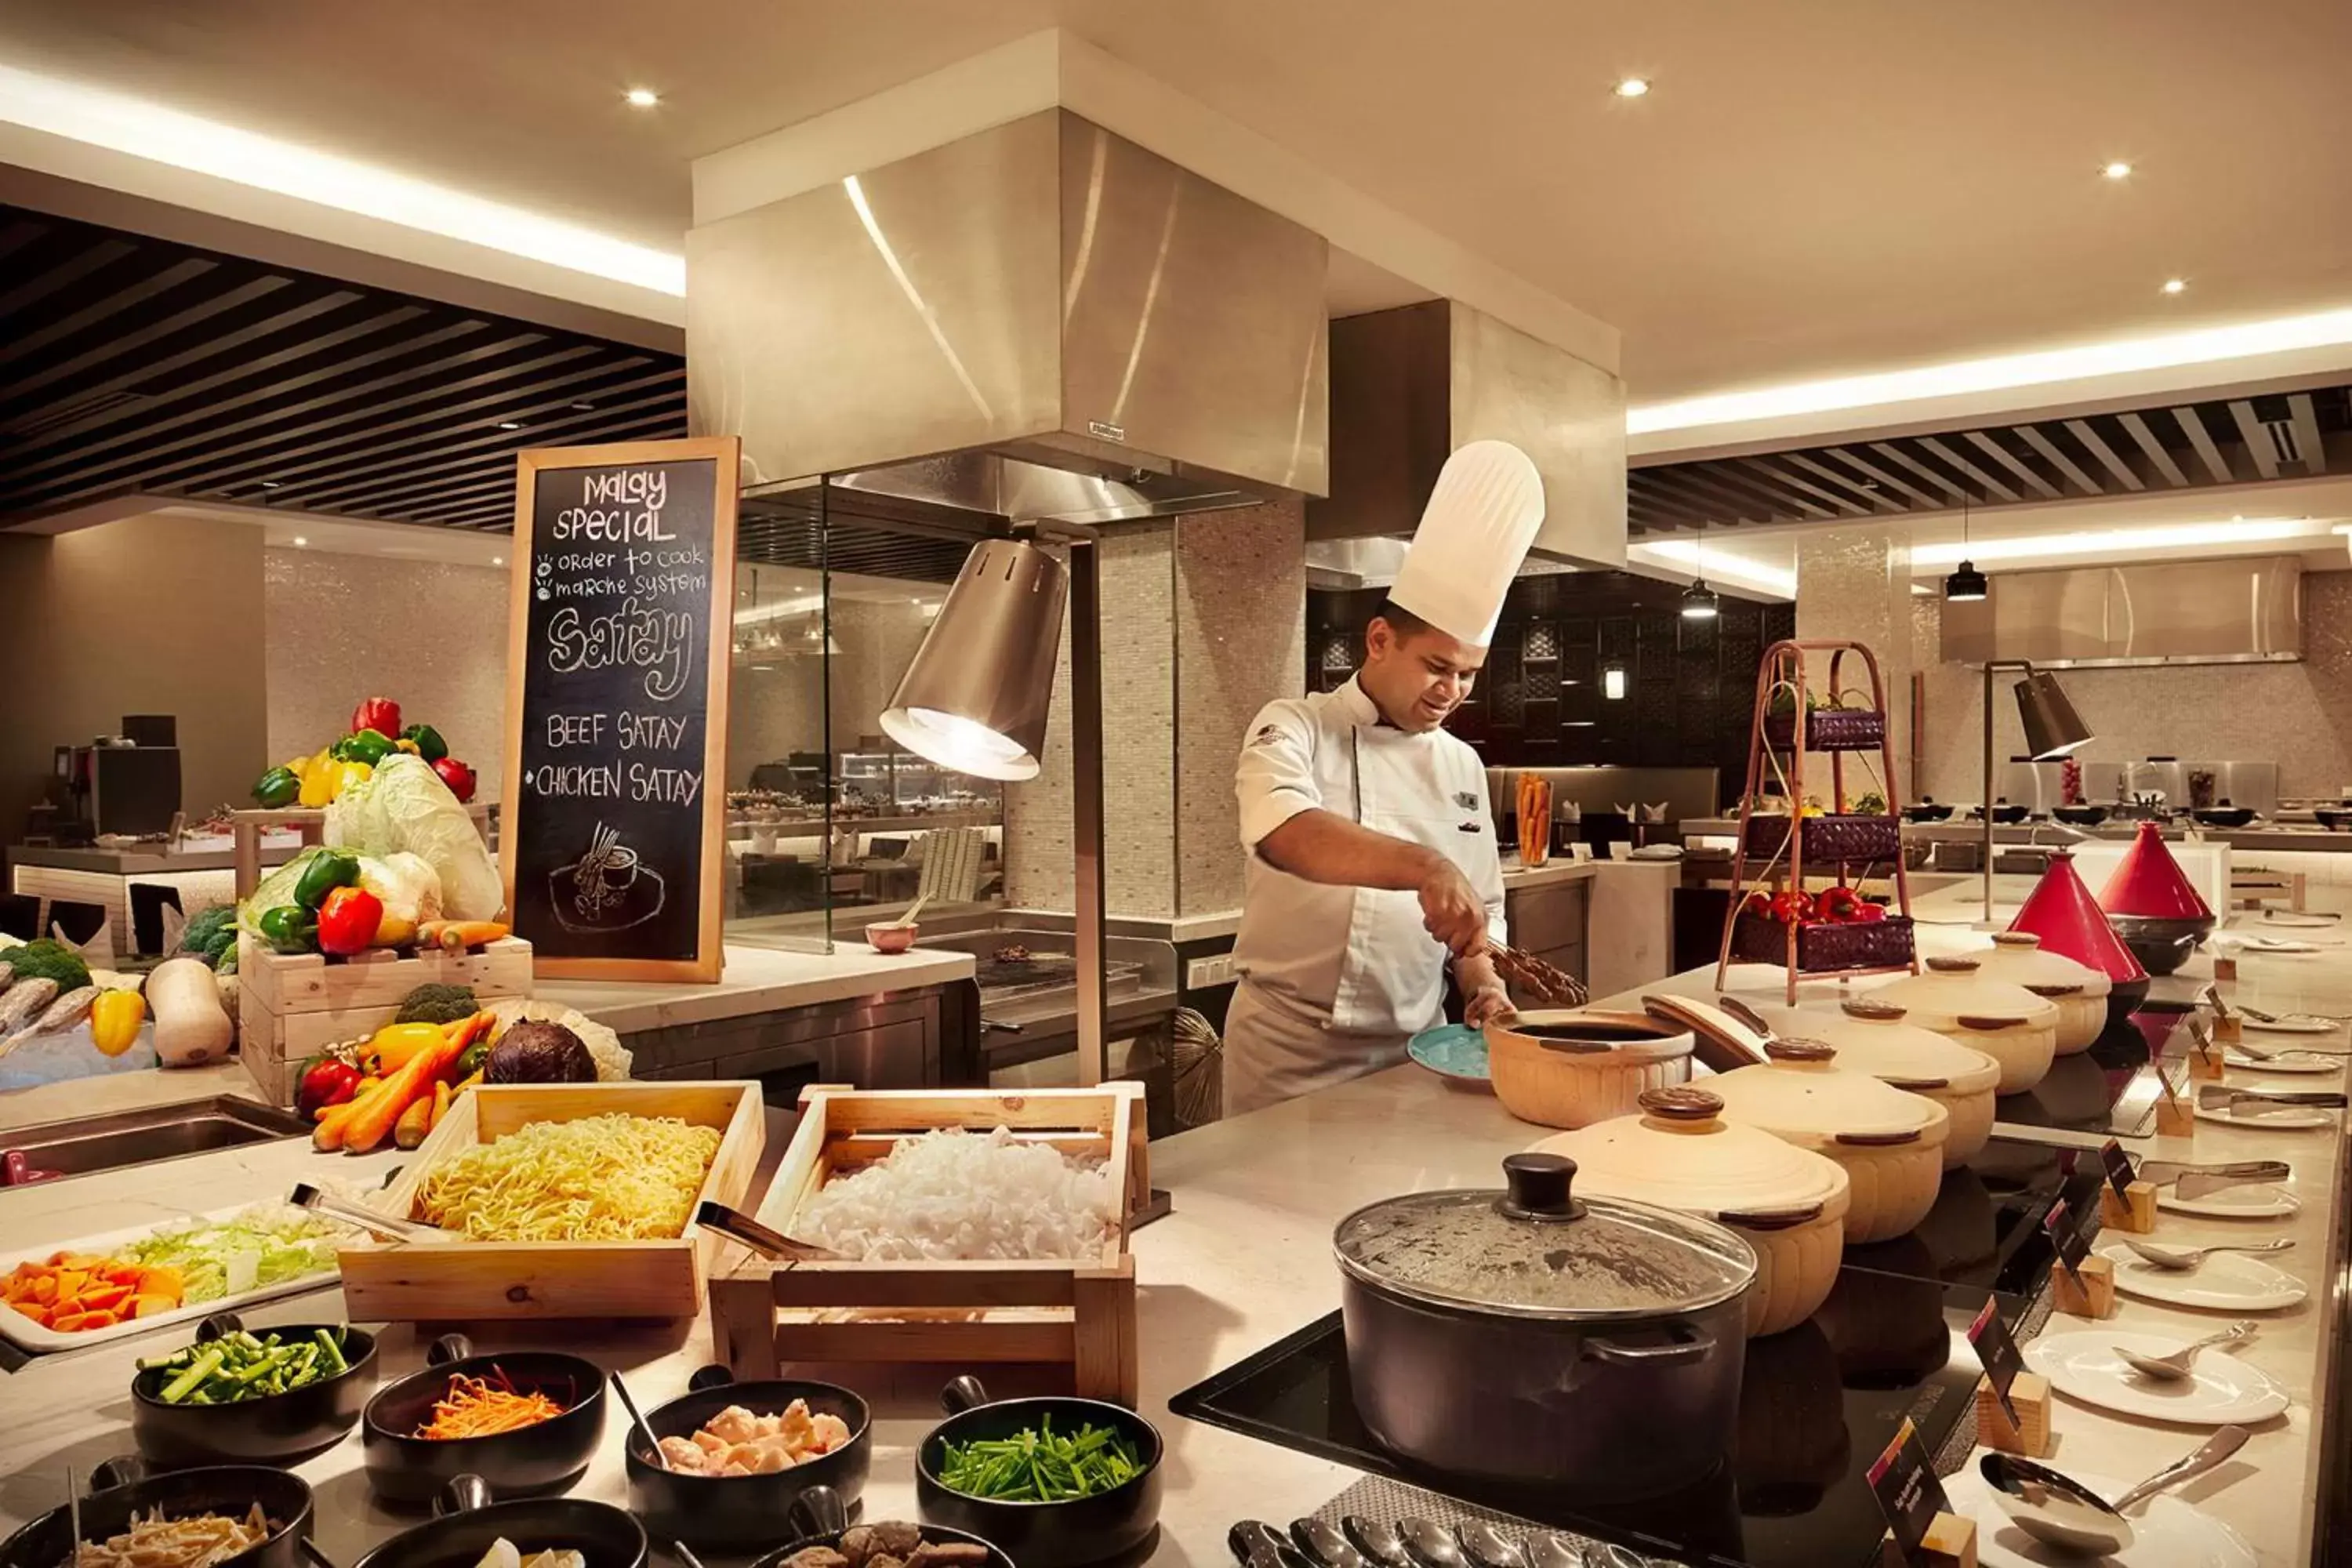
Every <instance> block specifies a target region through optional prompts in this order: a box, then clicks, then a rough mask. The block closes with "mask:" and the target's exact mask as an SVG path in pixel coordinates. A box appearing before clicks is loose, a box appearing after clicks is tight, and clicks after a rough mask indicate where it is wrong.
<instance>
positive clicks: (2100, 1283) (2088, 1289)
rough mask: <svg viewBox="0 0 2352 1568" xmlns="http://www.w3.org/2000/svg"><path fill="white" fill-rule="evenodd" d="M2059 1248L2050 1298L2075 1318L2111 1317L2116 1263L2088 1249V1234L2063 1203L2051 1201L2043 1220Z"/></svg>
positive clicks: (2114, 1292)
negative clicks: (2098, 1256) (2099, 1256)
mask: <svg viewBox="0 0 2352 1568" xmlns="http://www.w3.org/2000/svg"><path fill="white" fill-rule="evenodd" d="M2042 1230H2043V1232H2044V1233H2045V1234H2047V1235H2048V1236H2049V1237H2050V1243H2051V1245H2052V1246H2053V1247H2056V1248H2057V1250H2058V1267H2057V1268H2055V1269H2053V1271H2052V1273H2051V1276H2050V1289H2051V1300H2052V1302H2053V1305H2055V1306H2056V1308H2057V1310H2059V1311H2062V1312H2063V1313H2065V1314H2066V1315H2067V1316H2069V1317H2074V1318H2110V1317H2113V1316H2114V1315H2115V1310H2116V1266H2115V1265H2114V1264H2113V1263H2110V1262H2109V1261H2107V1259H2105V1258H2096V1257H2094V1256H2092V1253H2091V1238H2090V1237H2087V1236H2084V1234H2083V1226H2082V1225H2081V1223H2080V1222H2079V1221H2077V1220H2076V1219H2075V1217H2074V1215H2073V1214H2072V1213H2070V1212H2068V1210H2067V1207H2066V1205H2064V1204H2063V1203H2059V1204H2053V1205H2051V1208H2050V1213H2049V1214H2048V1215H2046V1216H2044V1218H2043V1219H2042Z"/></svg>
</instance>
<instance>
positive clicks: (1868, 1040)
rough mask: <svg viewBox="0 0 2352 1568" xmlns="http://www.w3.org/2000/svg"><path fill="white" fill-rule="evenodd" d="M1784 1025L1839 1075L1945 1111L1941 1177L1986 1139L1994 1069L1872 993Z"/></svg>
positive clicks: (1797, 1013)
mask: <svg viewBox="0 0 2352 1568" xmlns="http://www.w3.org/2000/svg"><path fill="white" fill-rule="evenodd" d="M2102 1005H2103V1006H2104V1005H2105V1004H2104V1003H2103V1004H2102ZM1786 1017H1787V1020H1788V1026H1789V1031H1790V1033H1791V1034H1796V1035H1802V1036H1804V1037H1807V1038H1809V1039H1816V1040H1820V1041H1822V1042H1823V1043H1824V1044H1826V1045H1830V1046H1833V1047H1836V1049H1837V1054H1838V1056H1837V1059H1838V1065H1839V1066H1840V1067H1843V1068H1847V1069H1848V1070H1850V1071H1853V1072H1866V1073H1868V1074H1869V1075H1870V1076H1871V1077H1873V1078H1874V1079H1877V1080H1878V1081H1879V1082H1881V1083H1883V1084H1887V1085H1889V1086H1891V1087H1893V1088H1895V1089H1905V1090H1907V1091H1909V1092H1910V1093H1912V1094H1918V1095H1925V1096H1926V1097H1927V1099H1929V1100H1934V1101H1935V1102H1936V1103H1937V1104H1938V1105H1940V1106H1942V1107H1943V1108H1944V1109H1945V1110H1947V1111H1948V1112H1949V1113H1950V1115H1951V1118H1952V1130H1951V1132H1950V1134H1949V1135H1948V1136H1947V1137H1946V1138H1945V1140H1944V1169H1946V1170H1952V1169H1954V1168H1955V1167H1957V1166H1960V1165H1965V1164H1967V1163H1969V1161H1970V1160H1973V1159H1975V1158H1976V1157H1977V1155H1978V1154H1979V1152H1982V1150H1983V1148H1984V1146H1985V1142H1986V1141H1987V1140H1988V1139H1990V1137H1991V1136H1992V1122H1993V1097H1994V1096H1995V1094H1996V1093H1997V1092H1998V1091H1999V1089H2000V1063H1999V1062H1997V1061H1995V1060H1993V1059H1992V1058H1990V1057H1989V1056H1987V1055H1986V1054H1985V1053H1984V1052H1982V1051H1980V1050H1978V1049H1976V1048H1975V1047H1971V1046H1964V1045H1961V1044H1960V1043H1959V1042H1958V1041H1957V1040H1953V1039H1948V1038H1947V1037H1944V1036H1942V1035H1939V1034H1937V1033H1936V1031H1935V1030H1933V1029H1924V1028H1921V1027H1920V1026H1918V1025H1916V1024H1915V1023H1912V1022H1911V1021H1910V1016H1909V1015H1908V1014H1907V1013H1906V1012H1905V1011H1904V1009H1902V1008H1901V1007H1898V1006H1896V1005H1895V1004H1894V1003H1892V1002H1882V1001H1880V1000H1879V999H1878V994H1877V993H1873V994H1869V995H1866V996H1854V997H1850V998H1848V999H1847V1000H1846V1001H1845V1002H1844V1003H1843V1005H1841V1006H1840V1008H1839V1010H1838V1011H1837V1012H1836V1013H1834V1014H1822V1013H1813V1012H1808V1011H1804V1010H1802V1009H1798V1010H1794V1011H1791V1012H1790V1013H1789V1014H1788V1015H1786Z"/></svg>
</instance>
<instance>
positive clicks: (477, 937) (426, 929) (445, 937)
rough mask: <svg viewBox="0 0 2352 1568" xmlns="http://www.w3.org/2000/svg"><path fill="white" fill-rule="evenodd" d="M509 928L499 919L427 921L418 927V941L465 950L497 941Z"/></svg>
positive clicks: (450, 948) (419, 944) (446, 950)
mask: <svg viewBox="0 0 2352 1568" xmlns="http://www.w3.org/2000/svg"><path fill="white" fill-rule="evenodd" d="M508 930H509V927H507V926H505V925H502V924H500V923H499V921H425V922H424V923H423V924H422V925H419V926H418V927H417V928H416V942H417V945H418V946H420V947H437V948H440V949H441V950H442V951H444V952H465V951H466V950H467V948H469V947H485V946H488V944H489V943H491V942H497V941H498V940H499V939H500V938H501V937H503V936H505V935H506V934H507V931H508Z"/></svg>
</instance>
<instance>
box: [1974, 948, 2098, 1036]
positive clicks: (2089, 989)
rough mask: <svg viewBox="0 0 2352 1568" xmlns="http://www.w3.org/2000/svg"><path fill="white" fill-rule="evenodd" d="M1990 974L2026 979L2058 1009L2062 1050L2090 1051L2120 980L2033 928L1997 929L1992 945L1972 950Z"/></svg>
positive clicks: (2015, 980)
mask: <svg viewBox="0 0 2352 1568" xmlns="http://www.w3.org/2000/svg"><path fill="white" fill-rule="evenodd" d="M1969 956H1971V957H1973V958H1975V959H1976V960H1977V961H1978V970H1977V973H1979V974H1982V975H1983V976H1985V978H1987V979H1988V980H2001V981H2006V982H2008V983H2009V984H2011V985H2021V986H2023V987H2024V988H2025V989H2026V990H2028V991H2031V992H2032V993H2033V994H2035V995H2036V996H2039V997H2041V998H2042V1000H2043V1001H2045V1002H2049V1003H2053V1004H2054V1005H2056V1006H2057V1009H2058V1055H2060V1056H2062V1057H2071V1056H2073V1055H2074V1053H2075V1052H2077V1051H2087V1050H2089V1049H2090V1048H2091V1042H2092V1041H2093V1040H2095V1039H2097V1038H2098V1037H2099V1032H2100V1031H2101V1030H2103V1029H2105V1027H2106V1026H2107V993H2108V992H2109V991H2111V990H2113V989H2114V988H2115V983H2114V982H2113V981H2111V980H2109V979H2108V978H2107V977H2106V975H2105V974H2103V973H2100V972H2099V971H2098V970H2095V969H2093V968H2091V967H2090V966H2089V965H2087V964H2083V963H2075V962H2074V960H2073V959H2071V958H2068V957H2067V956H2066V955H2065V954H2063V953H2060V952H2048V951H2047V950H2045V949H2044V948H2043V947H2042V939H2041V938H2040V937H2038V936H2036V935H2034V934H2033V933H2032V931H1995V932H1994V933H1993V938H1992V951H1991V952H1984V953H1972V954H1970V955H1969Z"/></svg>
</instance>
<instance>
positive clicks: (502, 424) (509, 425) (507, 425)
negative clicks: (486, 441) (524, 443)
mask: <svg viewBox="0 0 2352 1568" xmlns="http://www.w3.org/2000/svg"><path fill="white" fill-rule="evenodd" d="M521 428H522V421H521V420H520V419H501V420H499V429H501V430H520V429H521Z"/></svg>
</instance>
